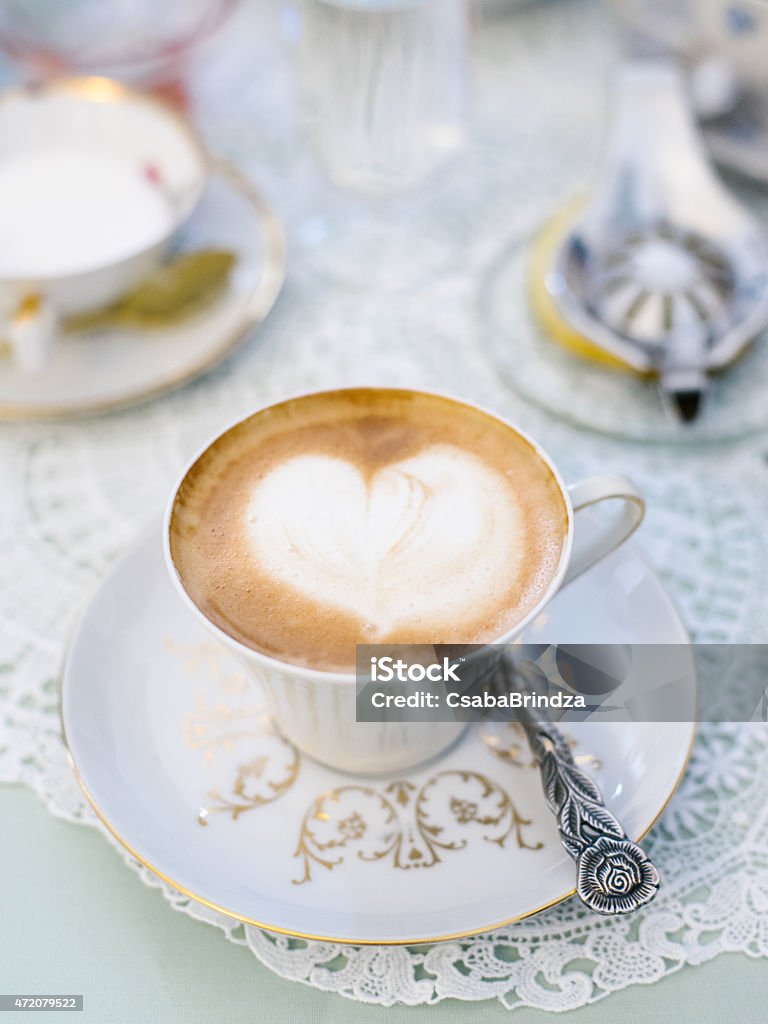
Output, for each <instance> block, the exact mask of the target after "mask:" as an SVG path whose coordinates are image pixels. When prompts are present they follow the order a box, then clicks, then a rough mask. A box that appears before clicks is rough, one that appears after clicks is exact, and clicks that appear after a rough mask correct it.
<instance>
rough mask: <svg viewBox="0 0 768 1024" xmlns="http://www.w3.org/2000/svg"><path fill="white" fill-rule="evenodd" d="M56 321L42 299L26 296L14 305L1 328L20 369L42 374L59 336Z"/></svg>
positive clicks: (48, 304) (35, 296)
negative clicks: (54, 341)
mask: <svg viewBox="0 0 768 1024" xmlns="http://www.w3.org/2000/svg"><path fill="white" fill-rule="evenodd" d="M56 322H57V317H56V314H55V312H54V309H53V307H52V306H51V304H50V302H49V301H48V300H47V299H46V298H44V297H43V296H42V295H38V294H29V295H25V296H24V298H22V299H21V300H20V301H18V302H16V303H15V307H14V309H13V310H12V311H11V312H10V314H8V315H7V318H6V321H5V323H4V325H3V326H2V335H3V337H4V340H5V342H6V344H7V346H8V348H9V349H10V352H11V356H12V357H13V359H14V361H15V363H16V365H17V366H18V367H19V369H21V370H23V371H24V372H26V373H35V372H36V371H37V370H41V369H42V368H43V367H44V366H45V364H46V363H47V362H48V359H49V358H50V354H51V346H52V343H53V338H54V334H55V333H56Z"/></svg>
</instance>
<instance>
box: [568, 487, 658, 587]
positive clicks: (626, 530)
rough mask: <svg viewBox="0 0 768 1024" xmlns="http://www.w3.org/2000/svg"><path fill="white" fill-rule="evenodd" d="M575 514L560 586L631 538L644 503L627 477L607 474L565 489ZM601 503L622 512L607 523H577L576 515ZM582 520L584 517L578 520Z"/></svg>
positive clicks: (642, 514) (641, 518) (637, 524)
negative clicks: (617, 505)
mask: <svg viewBox="0 0 768 1024" xmlns="http://www.w3.org/2000/svg"><path fill="white" fill-rule="evenodd" d="M568 493H569V494H570V496H571V503H572V505H573V512H574V535H573V548H572V550H571V560H570V562H569V564H568V570H567V572H566V574H565V578H564V579H563V585H565V584H566V583H570V582H571V580H575V579H576V577H577V576H581V574H582V573H583V572H585V571H586V570H587V569H589V568H590V567H591V566H593V565H594V564H595V562H599V561H600V559H601V558H605V556H606V555H609V554H610V553H611V551H613V550H615V549H616V548H617V547H618V546H619V545H620V544H623V543H624V541H625V540H626V539H627V538H628V537H630V536H631V535H632V534H633V533H634V532H635V530H636V529H637V528H638V526H639V525H640V523H641V522H642V521H643V516H644V515H645V501H644V500H643V498H642V496H641V494H640V492H639V491H638V490H637V488H636V487H635V485H634V484H633V483H632V481H631V480H630V479H628V477H626V476H621V475H620V474H618V473H606V474H605V475H602V476H591V477H588V478H587V479H586V480H581V481H580V482H579V483H577V484H573V485H572V486H571V487H569V488H568ZM603 501H616V502H621V505H622V507H621V509H620V511H619V514H618V515H617V516H616V518H615V519H614V520H613V521H612V522H610V523H595V522H582V523H581V524H579V522H578V513H579V512H580V511H582V510H583V509H586V508H589V507H590V506H592V505H597V504H598V503H599V502H603ZM581 518H582V520H583V519H584V517H583V516H582V517H581Z"/></svg>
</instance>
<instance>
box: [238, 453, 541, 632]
mask: <svg viewBox="0 0 768 1024" xmlns="http://www.w3.org/2000/svg"><path fill="white" fill-rule="evenodd" d="M308 510H311V515H308V514H307V512H308ZM245 529H246V530H247V535H248V540H249V544H250V548H251V551H252V553H253V557H254V558H255V560H256V562H257V563H258V564H259V565H260V566H261V567H262V568H263V570H264V571H265V572H267V573H268V574H269V575H271V576H273V577H274V578H275V579H276V580H279V581H280V582H281V583H283V584H285V585H287V586H290V587H294V588H295V589H296V590H297V592H298V593H300V594H302V595H304V596H305V597H307V598H309V599H311V600H312V601H315V602H316V603H317V604H319V605H325V606H329V607H334V608H337V609H339V610H341V611H344V612H347V613H348V614H350V615H360V616H361V617H362V618H363V619H364V620H365V632H366V635H367V636H368V637H369V638H370V639H371V640H375V639H379V638H380V637H382V636H386V635H387V634H388V633H390V632H391V631H392V630H393V629H396V628H398V627H400V626H402V625H407V623H408V621H409V620H417V621H418V622H419V623H421V624H422V625H423V626H425V627H426V626H428V625H429V624H432V625H433V626H434V627H435V628H436V629H438V630H439V629H442V628H444V627H445V624H446V623H452V622H454V621H455V620H456V619H457V618H458V617H460V615H461V613H462V610H463V609H465V608H466V607H467V606H470V607H472V608H475V609H477V608H482V607H494V606H495V605H496V604H497V603H498V601H499V600H502V599H503V597H504V594H505V593H506V591H507V589H508V585H509V576H510V574H512V575H516V574H517V573H518V572H519V568H520V566H521V564H522V562H523V555H524V548H525V524H524V520H523V516H522V515H521V513H520V509H519V508H518V507H517V505H516V503H515V501H514V494H513V492H512V491H511V489H510V488H509V486H508V485H507V484H506V482H505V480H504V478H503V476H502V475H501V474H499V473H497V472H496V471H495V470H492V469H489V468H488V467H486V466H485V465H484V464H483V462H482V461H481V460H480V459H478V458H476V457H475V456H473V455H470V454H469V453H467V452H463V451H462V450H461V449H459V448H454V447H451V446H450V445H436V446H434V447H432V448H428V449H427V450H425V451H422V452H419V453H418V454H417V455H414V456H413V457H412V458H409V459H405V460H403V461H402V462H397V463H394V464H392V465H389V466H384V467H383V468H381V469H378V470H376V471H375V472H373V473H372V474H370V475H369V476H367V477H366V476H365V475H364V474H363V473H361V471H360V470H359V469H358V467H356V466H353V465H351V464H350V463H349V462H346V461H345V460H343V459H340V458H336V457H333V456H327V455H299V456H297V457H296V458H293V459H291V460H290V461H288V462H286V463H284V464H283V465H281V466H278V467H277V468H276V469H274V470H273V471H272V472H271V473H270V474H269V475H268V476H267V477H266V479H264V480H263V481H261V482H260V483H259V484H258V485H257V486H256V488H255V489H254V491H253V494H252V496H251V498H250V501H249V502H248V505H247V507H246V513H245Z"/></svg>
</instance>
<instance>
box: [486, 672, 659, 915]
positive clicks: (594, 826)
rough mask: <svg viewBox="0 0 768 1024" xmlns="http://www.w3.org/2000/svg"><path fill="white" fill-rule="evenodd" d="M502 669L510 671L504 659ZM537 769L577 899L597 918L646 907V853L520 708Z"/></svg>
mask: <svg viewBox="0 0 768 1024" xmlns="http://www.w3.org/2000/svg"><path fill="white" fill-rule="evenodd" d="M504 661H505V662H506V665H505V666H504V667H505V668H506V669H507V670H508V671H511V672H513V673H516V670H515V669H514V667H513V666H512V664H511V662H510V661H509V660H508V659H504ZM519 721H520V724H521V725H522V727H523V729H524V731H525V734H526V737H527V739H528V745H529V746H530V748H531V753H532V754H533V757H534V760H535V761H536V763H537V765H538V766H539V771H540V773H541V781H542V785H543V788H544V795H545V797H546V800H547V804H548V805H549V809H550V810H551V811H552V813H553V814H554V816H555V818H556V819H557V824H558V829H559V831H560V840H561V842H562V844H563V846H564V847H565V849H566V851H567V852H568V854H570V856H571V858H572V859H573V860H574V861H575V862H576V867H577V885H576V892H577V893H578V896H579V899H580V900H581V901H582V903H584V904H585V905H586V906H587V907H589V909H590V910H594V911H595V912H596V913H598V914H606V915H616V914H629V913H631V912H632V911H633V910H637V909H638V908H639V907H642V906H644V905H645V904H646V903H650V902H651V900H652V899H653V898H654V897H655V895H656V893H657V892H658V891H659V885H660V884H661V878H660V876H659V872H658V871H657V870H656V867H655V866H654V865H653V864H652V863H651V861H650V859H649V858H648V855H647V854H646V853H645V851H644V850H642V849H641V848H640V847H639V846H638V845H637V843H635V842H633V840H631V839H630V838H629V836H628V835H627V834H626V832H625V831H624V829H623V828H622V827H621V825H620V824H619V821H618V820H617V818H616V817H615V816H614V815H613V814H612V813H611V811H609V810H608V808H607V807H606V806H605V803H604V801H603V797H602V794H601V793H600V790H599V789H598V787H597V784H596V783H595V782H594V780H593V779H592V778H590V776H589V775H588V774H587V773H586V772H585V771H584V770H583V769H581V768H580V767H579V766H578V765H577V764H576V762H575V761H574V759H573V754H572V753H571V749H570V747H569V745H568V742H567V740H566V739H565V737H564V736H563V734H562V733H561V732H560V730H559V729H558V728H557V727H556V726H554V725H551V724H550V723H543V722H538V721H536V720H535V719H534V718H533V716H532V715H531V714H530V713H529V712H528V710H527V709H525V708H523V709H521V710H520V719H519Z"/></svg>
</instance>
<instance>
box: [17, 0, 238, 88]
mask: <svg viewBox="0 0 768 1024" xmlns="http://www.w3.org/2000/svg"><path fill="white" fill-rule="evenodd" d="M239 2H240V0H66V2H65V3H62V2H61V0H3V2H2V4H0V47H1V48H2V49H3V50H5V52H6V53H7V54H8V55H9V56H10V57H11V58H12V59H13V60H15V61H17V62H18V63H19V64H20V65H22V67H23V68H24V69H25V70H26V71H27V73H28V74H29V75H31V76H32V77H35V78H46V77H51V76H55V75H71V74H102V75H110V76H112V77H115V78H120V79H122V80H123V81H128V82H130V83H132V84H134V85H136V86H139V87H141V88H145V89H152V90H153V91H155V92H160V93H162V94H164V95H166V96H167V97H168V98H170V99H173V100H175V101H176V102H178V103H181V104H182V105H183V104H184V102H185V91H184V85H183V79H184V72H185V66H186V59H187V56H188V54H189V53H190V51H191V50H192V49H193V48H195V47H196V46H198V45H199V44H201V43H202V42H204V41H205V40H206V39H207V38H208V37H209V36H211V35H212V34H213V33H214V32H215V31H216V30H217V29H218V28H219V27H220V26H221V25H222V24H223V23H224V22H225V21H226V19H227V18H228V17H229V15H230V14H231V13H232V12H233V10H234V9H235V7H236V6H237V5H238V4H239Z"/></svg>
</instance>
